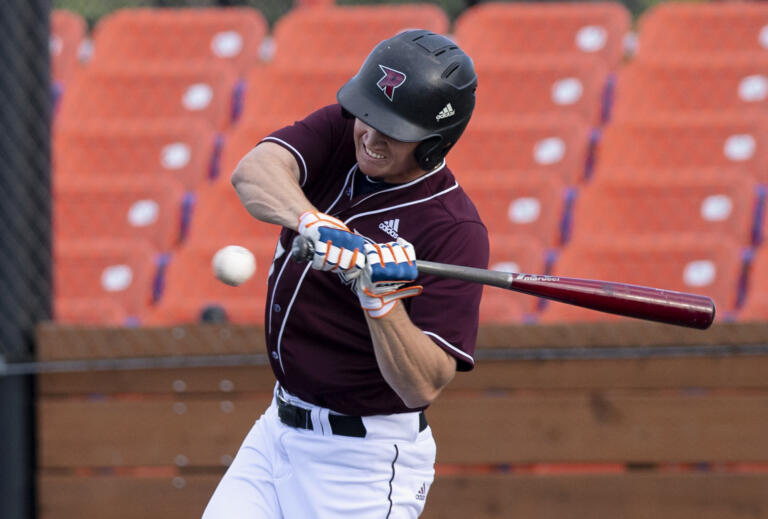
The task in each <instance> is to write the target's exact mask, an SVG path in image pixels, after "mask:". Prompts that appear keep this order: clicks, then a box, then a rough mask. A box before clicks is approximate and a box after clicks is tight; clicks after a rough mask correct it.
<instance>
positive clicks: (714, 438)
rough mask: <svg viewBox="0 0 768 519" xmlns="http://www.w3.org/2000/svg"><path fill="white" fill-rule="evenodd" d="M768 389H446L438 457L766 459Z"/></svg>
mask: <svg viewBox="0 0 768 519" xmlns="http://www.w3.org/2000/svg"><path fill="white" fill-rule="evenodd" d="M767 408H768V395H749V394H743V395H742V394H734V395H707V396H687V395H683V394H674V393H672V394H664V393H662V394H658V393H649V394H637V393H634V392H633V393H624V392H614V393H593V394H591V395H588V394H579V393H576V394H561V395H552V396H548V395H542V394H519V395H511V396H499V397H496V398H494V397H490V396H488V397H477V396H473V395H467V396H454V395H447V394H446V395H442V397H441V398H439V399H438V400H437V402H436V403H435V404H434V405H433V407H432V408H430V410H429V411H428V413H427V416H428V418H429V421H430V424H431V425H432V427H433V429H434V431H435V432H434V434H435V438H436V440H437V442H438V446H439V447H438V453H437V459H438V462H443V463H483V462H493V461H494V460H495V461H496V462H505V461H506V462H515V463H527V462H536V461H544V462H546V461H555V462H557V461H573V462H582V461H583V462H601V461H605V462H614V461H632V462H662V461H677V462H684V461H731V460H741V461H758V460H759V461H766V460H768V449H766V447H765V443H764V438H765V437H766V435H768V413H765V412H764V410H765V409H767Z"/></svg>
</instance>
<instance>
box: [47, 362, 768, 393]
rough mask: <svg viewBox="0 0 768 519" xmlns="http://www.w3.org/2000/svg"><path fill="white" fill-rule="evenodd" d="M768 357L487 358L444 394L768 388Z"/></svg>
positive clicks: (139, 384) (104, 381)
mask: <svg viewBox="0 0 768 519" xmlns="http://www.w3.org/2000/svg"><path fill="white" fill-rule="evenodd" d="M766 373H768V356H735V357H688V358H654V359H600V360H546V361H529V360H520V361H514V360H484V361H479V362H478V363H477V366H476V367H475V369H474V370H473V371H470V372H468V373H458V374H457V375H456V377H455V378H454V379H453V381H452V382H451V383H450V385H449V386H448V387H447V388H446V390H445V394H447V393H448V392H451V391H457V390H466V389H473V390H486V389H491V390H495V389H505V390H513V389H611V388H613V389H618V388H623V389H649V388H650V389H659V388H696V387H698V388H768V376H766ZM274 384H275V377H274V375H273V374H272V371H271V368H270V367H269V366H237V367H209V368H175V369H147V370H124V371H88V372H78V373H48V374H44V375H41V376H40V377H38V387H39V391H40V394H41V395H46V396H49V395H70V394H93V393H102V394H114V393H171V392H173V393H186V394H192V393H218V392H225V393H227V392H232V393H239V392H244V391H245V392H248V391H257V392H271V391H272V388H273V387H274Z"/></svg>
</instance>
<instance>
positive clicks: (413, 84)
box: [336, 30, 477, 170]
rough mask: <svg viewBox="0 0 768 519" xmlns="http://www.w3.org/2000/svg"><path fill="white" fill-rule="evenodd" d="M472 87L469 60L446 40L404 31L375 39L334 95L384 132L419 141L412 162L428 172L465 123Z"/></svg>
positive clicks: (474, 77) (472, 97)
mask: <svg viewBox="0 0 768 519" xmlns="http://www.w3.org/2000/svg"><path fill="white" fill-rule="evenodd" d="M476 87H477V75H476V74H475V68H474V65H473V64H472V60H471V59H470V58H469V56H467V55H466V54H465V53H464V51H462V50H461V49H460V48H459V47H458V46H457V45H456V44H455V43H454V42H453V41H452V40H450V39H449V38H446V37H445V36H441V35H439V34H435V33H433V32H429V31H425V30H410V31H405V32H402V33H400V34H397V35H396V36H394V37H392V38H389V39H387V40H384V41H382V42H381V43H379V44H378V45H377V46H376V47H375V48H374V49H373V51H371V53H370V54H369V55H368V57H367V58H366V60H365V62H363V65H362V67H360V71H359V72H358V73H357V74H356V75H355V76H354V77H352V79H350V80H349V81H348V82H347V83H346V84H345V85H344V86H343V87H341V89H340V90H339V92H338V94H337V95H336V98H337V99H338V101H339V104H340V105H341V107H342V108H343V109H344V110H346V111H347V112H349V113H350V114H352V115H353V116H354V117H357V118H358V119H360V120H361V121H363V122H364V123H366V124H367V125H369V126H371V127H372V128H375V129H376V130H378V131H379V132H381V133H383V134H384V135H387V136H388V137H391V138H393V139H396V140H398V141H404V142H420V143H421V144H420V145H419V146H417V147H416V152H415V154H416V161H417V162H418V163H419V166H420V167H421V168H422V169H424V170H430V169H432V168H434V167H435V166H436V165H438V164H439V163H440V161H441V160H442V159H443V157H445V154H446V153H448V150H450V149H451V147H452V146H453V145H454V144H456V141H457V140H458V139H459V137H460V136H461V134H462V133H463V132H464V128H466V127H467V124H468V123H469V118H470V117H471V116H472V110H473V109H474V108H475V89H476Z"/></svg>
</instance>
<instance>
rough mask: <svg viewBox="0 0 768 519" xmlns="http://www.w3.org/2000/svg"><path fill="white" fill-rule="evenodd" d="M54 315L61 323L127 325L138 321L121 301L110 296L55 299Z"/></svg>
mask: <svg viewBox="0 0 768 519" xmlns="http://www.w3.org/2000/svg"><path fill="white" fill-rule="evenodd" d="M53 315H54V318H55V319H56V322H57V323H61V324H88V325H100V326H125V325H127V324H132V323H135V322H136V321H135V320H132V319H131V316H129V315H128V312H126V311H125V307H123V305H121V304H120V302H119V301H116V300H114V299H110V298H108V297H104V298H86V299H82V298H78V297H75V298H69V299H63V298H62V299H55V300H54V301H53Z"/></svg>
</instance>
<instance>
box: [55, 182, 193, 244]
mask: <svg viewBox="0 0 768 519" xmlns="http://www.w3.org/2000/svg"><path fill="white" fill-rule="evenodd" d="M183 206H184V190H183V188H182V187H181V186H180V185H179V184H178V183H177V182H176V181H174V180H173V179H169V178H164V179H161V178H147V177H146V176H144V177H135V178H130V179H129V178H125V179H120V180H116V179H110V180H108V181H105V180H101V181H99V180H94V179H88V180H85V181H70V182H67V183H63V184H61V185H58V186H56V188H55V190H54V204H53V232H54V233H55V235H56V239H57V240H60V241H62V242H69V241H75V240H82V239H89V240H90V239H93V240H99V239H110V238H111V239H125V240H129V241H133V240H142V239H145V240H147V241H149V242H150V243H152V245H153V246H154V247H155V248H157V249H158V250H169V249H171V248H172V247H174V246H175V245H176V244H177V243H178V242H179V240H180V238H181V231H182V214H183Z"/></svg>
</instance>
